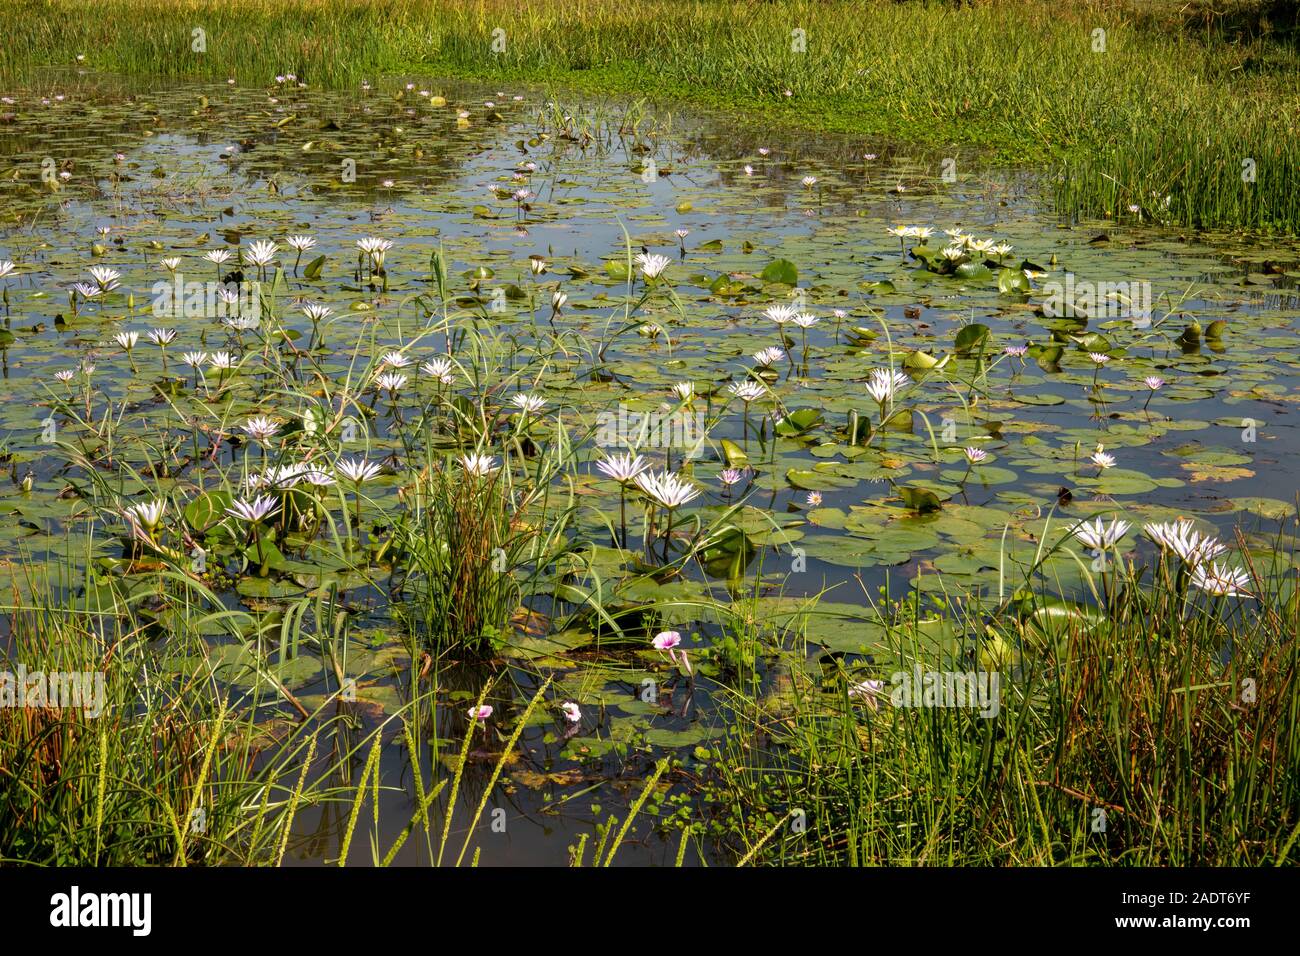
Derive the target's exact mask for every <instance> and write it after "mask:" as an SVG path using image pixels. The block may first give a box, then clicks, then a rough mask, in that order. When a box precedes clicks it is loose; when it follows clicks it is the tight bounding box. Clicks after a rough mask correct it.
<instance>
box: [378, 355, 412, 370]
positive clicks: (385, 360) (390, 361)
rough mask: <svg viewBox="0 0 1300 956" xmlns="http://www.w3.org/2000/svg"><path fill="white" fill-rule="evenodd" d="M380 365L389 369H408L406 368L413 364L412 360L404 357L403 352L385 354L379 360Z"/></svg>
mask: <svg viewBox="0 0 1300 956" xmlns="http://www.w3.org/2000/svg"><path fill="white" fill-rule="evenodd" d="M379 364H380V365H385V366H387V367H389V368H406V366H408V365H410V364H411V359H410V358H408V357H407V356H405V355H403V354H402V353H401V352H396V351H389V352H385V353H384V354H383V356H382V357H381V358H380V359H379Z"/></svg>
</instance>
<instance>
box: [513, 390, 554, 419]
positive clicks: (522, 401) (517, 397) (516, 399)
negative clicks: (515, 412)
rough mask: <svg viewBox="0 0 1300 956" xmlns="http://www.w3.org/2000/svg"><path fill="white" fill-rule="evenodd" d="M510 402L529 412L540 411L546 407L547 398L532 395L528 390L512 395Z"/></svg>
mask: <svg viewBox="0 0 1300 956" xmlns="http://www.w3.org/2000/svg"><path fill="white" fill-rule="evenodd" d="M510 404H511V405H513V406H515V408H518V409H519V410H520V411H522V412H525V413H527V414H532V413H534V412H540V411H541V410H542V409H543V408H545V407H546V399H544V398H542V396H540V395H530V394H528V393H527V392H518V393H516V394H514V395H512V396H510Z"/></svg>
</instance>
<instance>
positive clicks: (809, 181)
mask: <svg viewBox="0 0 1300 956" xmlns="http://www.w3.org/2000/svg"><path fill="white" fill-rule="evenodd" d="M799 182H801V183H803V184H804V186H805V187H807V188H808V189H812V187H814V186H816V185H817V177H816V176H805V177H804V178H803V179H801V180H799Z"/></svg>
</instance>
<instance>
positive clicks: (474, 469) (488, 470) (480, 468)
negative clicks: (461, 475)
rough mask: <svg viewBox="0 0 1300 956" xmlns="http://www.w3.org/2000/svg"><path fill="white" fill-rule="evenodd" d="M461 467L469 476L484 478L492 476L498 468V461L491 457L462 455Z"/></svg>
mask: <svg viewBox="0 0 1300 956" xmlns="http://www.w3.org/2000/svg"><path fill="white" fill-rule="evenodd" d="M460 466H461V467H462V468H464V469H465V471H466V473H467V474H471V475H475V476H477V477H479V478H483V477H485V476H487V475H490V474H492V472H494V471H496V470H497V468H498V465H497V460H496V459H495V458H493V457H492V456H491V455H479V454H470V455H461V456H460Z"/></svg>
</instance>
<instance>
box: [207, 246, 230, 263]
mask: <svg viewBox="0 0 1300 956" xmlns="http://www.w3.org/2000/svg"><path fill="white" fill-rule="evenodd" d="M203 258H204V259H207V260H208V261H209V262H211V263H212V264H213V265H218V266H219V265H222V264H223V263H226V262H229V261H230V253H229V252H227V251H226V250H225V249H213V250H212V251H211V252H205V253H203Z"/></svg>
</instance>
